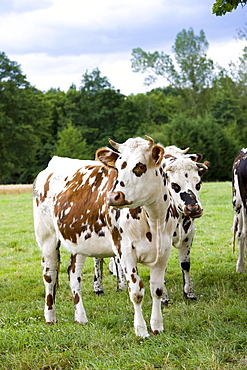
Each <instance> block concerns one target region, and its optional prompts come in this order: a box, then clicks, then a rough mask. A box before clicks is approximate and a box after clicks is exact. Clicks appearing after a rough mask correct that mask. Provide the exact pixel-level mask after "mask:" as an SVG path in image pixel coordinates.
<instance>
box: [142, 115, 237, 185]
mask: <svg viewBox="0 0 247 370" xmlns="http://www.w3.org/2000/svg"><path fill="white" fill-rule="evenodd" d="M148 135H150V136H152V137H153V139H154V140H155V141H159V142H160V143H162V144H163V145H164V146H167V145H177V146H178V147H180V148H182V149H183V148H187V147H190V152H191V153H201V154H203V156H204V159H205V160H207V161H209V162H210V170H209V171H208V173H207V174H206V175H205V179H208V180H219V181H226V180H227V181H229V180H230V179H231V168H232V163H233V160H234V158H235V157H236V155H237V153H238V152H239V148H238V145H237V143H236V142H235V141H234V140H233V138H232V137H231V136H230V135H229V134H228V133H227V131H226V130H225V129H224V128H223V127H222V126H220V125H219V124H217V123H216V122H215V121H214V119H213V117H212V116H210V115H207V116H205V117H197V118H196V119H195V118H194V119H191V118H187V117H184V115H183V114H178V115H175V116H174V117H173V119H172V120H171V122H170V123H169V124H165V125H163V126H161V127H159V131H156V132H155V131H154V132H152V131H150V132H149V133H148Z"/></svg>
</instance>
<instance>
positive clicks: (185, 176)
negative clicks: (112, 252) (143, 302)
mask: <svg viewBox="0 0 247 370" xmlns="http://www.w3.org/2000/svg"><path fill="white" fill-rule="evenodd" d="M188 150H189V148H187V149H185V150H181V149H179V148H177V147H176V146H170V147H166V148H165V155H164V158H163V160H162V166H161V167H162V168H163V170H164V172H165V174H166V178H167V185H168V188H169V190H170V193H171V195H172V198H173V200H174V203H175V206H176V209H177V212H178V215H179V218H178V222H177V226H176V230H175V231H174V234H173V238H172V244H173V246H174V247H175V248H177V249H178V252H179V261H180V265H181V269H182V273H183V282H184V284H183V293H184V296H185V297H186V298H187V299H191V300H195V299H196V295H195V292H194V290H193V285H192V281H191V278H190V250H191V245H192V241H193V238H194V233H195V225H194V220H195V219H196V218H199V217H201V215H202V207H201V203H200V198H199V190H200V187H201V177H202V175H203V174H204V173H205V172H206V171H207V169H208V167H207V166H208V164H209V163H208V162H204V163H197V161H200V160H201V158H202V155H201V154H186V153H187V152H188ZM117 260H118V259H117V258H116V267H117V276H118V289H120V290H121V289H122V287H123V286H124V279H123V278H121V277H122V274H121V265H120V264H119V263H118V261H117ZM94 291H95V293H97V294H102V293H103V287H102V261H100V260H99V259H95V278H94ZM167 301H168V297H167V295H164V297H163V298H162V302H163V304H167Z"/></svg>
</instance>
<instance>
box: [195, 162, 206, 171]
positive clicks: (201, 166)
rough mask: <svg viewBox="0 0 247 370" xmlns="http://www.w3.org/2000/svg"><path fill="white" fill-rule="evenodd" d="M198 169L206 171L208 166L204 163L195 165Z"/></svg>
mask: <svg viewBox="0 0 247 370" xmlns="http://www.w3.org/2000/svg"><path fill="white" fill-rule="evenodd" d="M196 165H197V167H198V168H204V169H205V170H208V166H206V165H205V163H196Z"/></svg>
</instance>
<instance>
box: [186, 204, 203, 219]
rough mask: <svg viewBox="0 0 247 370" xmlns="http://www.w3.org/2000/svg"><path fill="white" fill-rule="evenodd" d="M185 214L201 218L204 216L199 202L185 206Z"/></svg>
mask: <svg viewBox="0 0 247 370" xmlns="http://www.w3.org/2000/svg"><path fill="white" fill-rule="evenodd" d="M184 214H185V216H187V217H191V218H199V217H201V216H202V209H201V207H200V206H199V204H193V205H190V204H188V205H187V206H185V207H184Z"/></svg>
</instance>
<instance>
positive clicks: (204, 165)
mask: <svg viewBox="0 0 247 370" xmlns="http://www.w3.org/2000/svg"><path fill="white" fill-rule="evenodd" d="M209 165H210V162H208V161H205V162H203V163H197V167H198V173H199V175H200V176H201V177H202V176H203V175H204V173H205V172H206V171H207V170H208V167H209Z"/></svg>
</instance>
